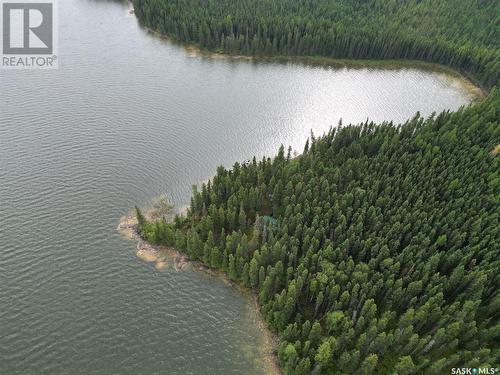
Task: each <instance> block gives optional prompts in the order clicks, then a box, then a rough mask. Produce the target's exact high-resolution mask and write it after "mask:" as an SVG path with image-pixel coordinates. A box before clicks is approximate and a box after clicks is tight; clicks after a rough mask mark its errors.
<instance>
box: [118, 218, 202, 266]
mask: <svg viewBox="0 0 500 375" xmlns="http://www.w3.org/2000/svg"><path fill="white" fill-rule="evenodd" d="M116 230H117V231H118V232H120V233H121V234H122V235H124V236H125V237H127V238H128V239H131V240H137V246H136V253H135V254H136V255H137V257H138V258H140V259H142V260H143V261H145V262H147V263H155V267H156V269H160V270H161V269H164V268H167V267H169V266H170V267H171V268H173V269H174V270H175V271H177V272H180V271H184V270H187V269H189V268H192V267H193V263H194V262H192V261H191V260H190V259H189V258H188V257H187V256H186V255H185V254H182V253H180V252H179V251H177V250H175V249H174V248H172V247H166V246H154V245H152V244H150V243H148V242H146V241H144V240H143V239H142V238H141V236H140V235H139V232H138V231H137V219H136V218H135V216H133V215H127V216H123V217H122V218H121V219H120V222H119V224H118V226H117V228H116Z"/></svg>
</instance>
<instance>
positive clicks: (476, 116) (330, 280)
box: [133, 0, 500, 375]
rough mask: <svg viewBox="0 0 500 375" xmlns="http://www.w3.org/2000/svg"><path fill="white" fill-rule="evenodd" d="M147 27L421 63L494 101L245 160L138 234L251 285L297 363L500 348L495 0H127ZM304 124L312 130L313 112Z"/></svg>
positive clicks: (330, 369) (420, 369) (188, 37)
mask: <svg viewBox="0 0 500 375" xmlns="http://www.w3.org/2000/svg"><path fill="white" fill-rule="evenodd" d="M133 3H134V7H135V11H136V14H137V17H138V18H139V20H140V21H141V23H142V24H143V25H145V26H147V27H149V28H151V29H154V30H156V31H158V32H160V33H163V34H166V35H170V36H172V37H174V38H175V39H177V40H179V41H181V42H188V43H194V44H196V45H198V46H200V47H202V48H206V49H208V50H211V51H216V52H222V53H230V54H242V55H250V56H320V57H325V58H337V59H381V60H385V59H411V60H420V61H427V62H433V63H439V64H443V65H446V66H449V67H452V68H454V69H457V70H458V71H460V72H463V73H465V74H467V75H468V76H471V77H472V78H473V79H475V80H477V81H478V82H480V83H481V85H483V87H485V88H487V89H489V90H490V94H489V95H488V97H487V98H486V99H485V100H483V101H481V102H479V103H476V104H474V105H471V106H468V107H465V108H462V109H460V110H459V111H457V112H455V113H451V112H443V113H440V114H436V115H433V116H431V117H430V118H427V119H425V118H421V117H420V116H419V115H418V114H417V115H416V116H415V117H414V118H412V119H410V120H408V121H407V122H406V123H405V124H403V125H396V124H393V123H387V122H385V123H382V124H374V123H373V122H368V121H367V122H365V123H363V124H358V125H352V124H351V125H347V126H343V125H341V124H339V126H338V127H336V128H332V129H331V130H330V131H329V132H328V134H325V135H323V136H321V137H319V138H315V137H314V136H313V135H311V137H310V139H308V140H307V143H306V145H305V147H304V151H303V153H302V154H301V155H300V156H298V157H296V158H292V157H291V150H288V152H286V150H285V148H284V147H281V148H280V149H279V151H278V154H277V156H276V157H275V158H263V159H262V160H256V159H255V158H254V159H253V160H252V161H250V162H245V163H242V164H240V163H235V164H234V166H233V167H232V168H231V169H229V170H227V169H225V168H223V167H219V168H218V169H217V173H216V175H215V176H214V177H213V179H211V180H210V181H209V182H208V183H204V184H202V186H201V188H200V189H198V188H197V187H194V188H193V195H192V198H191V206H190V209H189V211H188V213H187V216H186V217H180V216H178V217H176V218H175V220H174V221H173V222H172V223H170V222H167V221H166V220H160V221H156V222H148V221H147V220H146V219H145V218H144V216H143V215H142V213H141V212H140V210H137V218H138V223H139V225H138V228H139V231H140V233H141V236H142V237H143V238H145V239H147V240H148V241H149V242H151V243H154V244H161V245H167V246H173V247H175V248H177V249H178V250H179V251H182V252H184V253H186V254H188V255H189V257H191V258H192V259H197V260H201V261H202V262H204V263H205V264H207V265H208V266H210V267H212V268H214V269H218V270H222V271H223V272H225V273H226V274H227V275H228V277H229V278H230V279H231V280H234V281H235V282H238V283H241V284H242V285H245V286H247V287H249V288H251V289H253V290H254V291H255V293H256V295H257V296H258V297H257V298H258V300H259V303H260V306H261V312H262V314H263V316H264V318H265V320H266V321H267V323H268V324H269V326H270V327H271V329H272V330H273V331H274V332H275V333H276V335H277V336H278V338H279V341H280V346H279V348H278V360H279V363H280V366H281V368H282V369H283V370H284V372H285V373H286V374H309V373H311V372H313V371H314V373H318V374H351V373H361V374H371V373H380V374H398V375H400V374H423V373H425V374H441V373H449V372H450V369H451V368H452V367H488V368H490V367H496V366H497V365H498V363H499V359H500V349H499V347H498V342H499V340H500V325H499V313H500V295H499V292H498V291H499V290H500V276H499V275H498V270H499V269H500V267H499V266H500V260H499V258H500V257H499V255H500V247H499V246H500V245H499V243H500V229H499V228H500V225H499V224H500V223H499V215H500V204H499V203H500V176H499V170H500V168H499V167H500V165H499V164H500V162H499V160H500V159H499V158H500V155H497V154H498V153H500V146H499V144H500V127H499V117H500V92H499V90H498V88H497V87H496V86H497V85H498V77H499V71H500V52H499V51H500V49H499V48H498V47H499V40H500V28H498V19H497V18H498V17H497V15H498V14H500V3H499V2H495V1H471V0H449V1H441V2H436V1H430V0H423V1H418V0H404V1H382V0H359V1H348V0H339V1H330V0H318V1H315V2H309V1H303V0H286V1H285V0H248V1H244V2H234V1H229V0H133ZM304 126H307V124H304Z"/></svg>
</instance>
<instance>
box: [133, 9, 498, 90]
mask: <svg viewBox="0 0 500 375" xmlns="http://www.w3.org/2000/svg"><path fill="white" fill-rule="evenodd" d="M133 4H134V8H135V12H136V15H137V17H138V19H139V20H140V21H141V23H142V24H143V25H145V26H147V27H149V28H151V29H153V30H157V31H159V32H160V33H163V34H166V35H170V36H172V37H174V38H175V39H177V40H179V41H181V42H187V43H194V44H196V45H198V46H200V47H202V48H206V49H208V50H212V51H217V52H223V53H229V54H243V55H251V56H324V57H331V58H337V59H380V60H384V59H406V60H421V61H428V62H434V63H439V64H443V65H447V66H450V67H453V68H455V69H457V70H459V71H460V72H462V73H464V74H467V75H468V76H470V77H472V78H473V79H474V80H476V81H477V82H479V83H480V84H481V85H482V86H483V87H485V88H486V89H491V88H492V87H493V86H495V85H497V84H498V79H499V72H500V50H499V48H498V41H499V40H500V28H499V27H498V19H497V15H498V14H500V3H499V2H497V1H488V0H485V1H472V0H448V1H440V2H436V1H431V0H425V1H417V0H406V1H391V2H389V1H385V0H365V1H350V0H338V1H331V0H319V1H316V2H304V1H302V0H248V1H245V2H235V1H230V0H133Z"/></svg>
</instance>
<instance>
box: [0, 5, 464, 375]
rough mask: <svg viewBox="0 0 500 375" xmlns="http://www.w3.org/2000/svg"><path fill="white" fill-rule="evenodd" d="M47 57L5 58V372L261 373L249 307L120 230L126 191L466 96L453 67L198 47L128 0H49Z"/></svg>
mask: <svg viewBox="0 0 500 375" xmlns="http://www.w3.org/2000/svg"><path fill="white" fill-rule="evenodd" d="M59 10H60V12H59V13H60V30H59V34H60V42H59V47H60V48H59V49H60V54H59V65H60V68H59V70H57V71H16V72H13V71H0V240H1V241H0V244H1V247H0V373H1V374H9V375H13V374H50V375H54V374H72V375H73V374H85V375H90V374H103V375H109V374H134V375H137V374H202V373H204V374H259V373H264V372H265V369H264V366H263V365H260V364H259V363H260V359H259V358H260V356H261V355H262V353H261V352H260V351H259V348H260V347H261V346H262V345H261V334H260V333H259V330H258V329H257V328H256V325H255V323H254V320H253V317H252V314H251V311H252V306H251V303H250V302H249V301H248V300H247V299H246V298H244V297H242V296H241V295H240V294H239V293H238V292H237V291H236V290H234V289H232V288H231V287H230V286H227V285H225V284H224V283H222V282H221V281H220V280H217V279H214V278H210V277H208V276H206V275H204V274H202V273H197V272H185V273H175V272H173V271H169V270H165V271H157V270H155V269H154V268H153V267H151V266H150V265H147V264H145V263H142V262H140V261H139V260H138V259H137V258H136V257H135V255H134V251H133V250H134V247H135V243H133V242H132V241H127V240H126V239H124V238H122V237H121V236H120V235H119V234H118V233H116V231H115V228H116V225H117V220H118V218H119V217H120V216H121V215H122V214H124V213H126V212H127V211H128V210H129V208H130V207H132V206H133V205H134V204H139V205H142V204H145V203H146V202H147V201H148V200H149V199H150V198H151V197H154V196H157V195H159V194H161V193H166V194H167V195H168V196H169V197H170V198H171V199H172V200H173V201H174V202H175V203H176V204H177V205H182V204H184V203H185V202H186V201H188V198H189V192H190V189H191V188H190V187H191V185H192V184H194V183H198V182H199V181H202V180H204V179H206V178H208V177H210V176H211V174H212V173H213V171H214V170H215V168H216V167H217V166H218V165H220V164H224V165H226V166H230V165H231V164H232V163H233V161H235V160H240V161H242V160H245V159H248V158H251V157H252V156H253V155H254V154H256V155H259V156H260V155H263V154H273V153H275V151H276V150H277V147H278V146H279V145H280V144H281V143H284V144H285V145H289V144H290V145H292V147H293V148H294V149H296V150H300V149H302V145H303V143H304V141H305V138H306V137H307V135H308V134H309V133H310V131H311V129H312V130H313V131H314V132H315V133H316V134H320V133H322V132H324V131H326V130H327V129H328V128H329V127H330V126H331V125H334V124H336V123H337V122H338V120H339V119H340V118H343V120H344V122H345V123H346V122H358V121H364V120H365V119H366V118H367V117H370V118H371V119H373V120H376V121H382V120H386V119H387V120H394V121H398V122H399V121H404V120H405V119H406V118H408V117H411V116H412V115H413V114H414V113H415V112H416V111H417V110H420V111H421V112H422V113H423V114H426V115H428V114H430V113H432V112H433V111H440V110H443V109H456V108H458V107H459V106H461V105H463V104H466V103H468V102H469V101H470V100H471V97H470V94H469V93H468V92H467V90H466V89H465V87H464V86H463V85H461V83H460V82H458V81H457V80H453V79H450V78H448V77H446V76H444V75H442V74H437V73H429V72H422V71H418V70H414V69H403V70H373V69H371V70H369V69H357V70H353V69H340V70H334V69H331V68H320V67H307V66H303V65H297V64H277V63H276V64H273V63H254V62H248V61H231V60H224V59H216V60H210V59H206V58H202V57H199V56H193V55H192V54H190V53H187V52H186V51H185V50H184V49H182V48H180V47H178V46H175V45H173V44H171V43H169V42H167V41H164V40H160V39H158V38H157V37H155V36H153V35H150V34H148V33H147V32H145V31H144V30H142V29H141V28H140V27H139V26H138V24H137V22H136V19H135V18H134V16H131V15H129V14H128V5H127V4H122V3H120V2H113V1H88V0H64V1H60V2H59Z"/></svg>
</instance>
